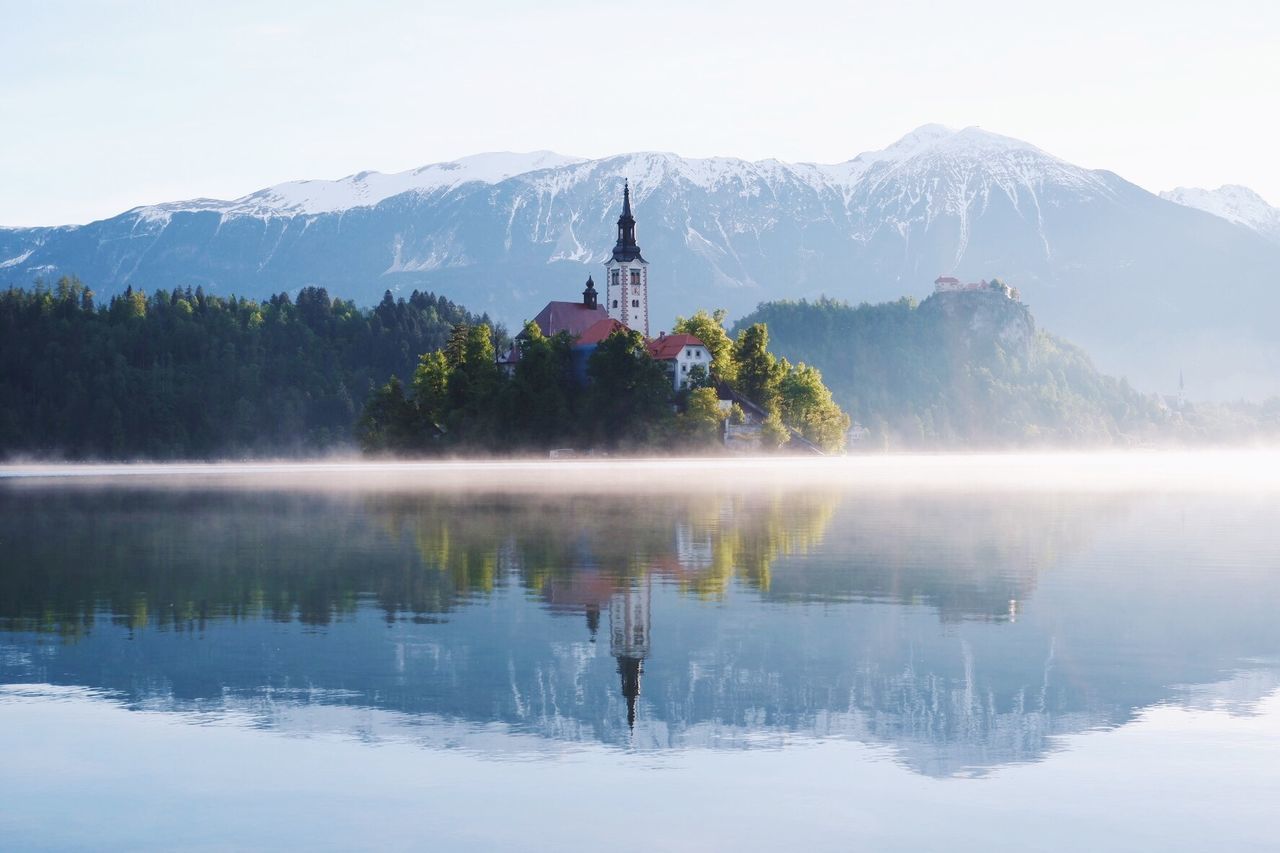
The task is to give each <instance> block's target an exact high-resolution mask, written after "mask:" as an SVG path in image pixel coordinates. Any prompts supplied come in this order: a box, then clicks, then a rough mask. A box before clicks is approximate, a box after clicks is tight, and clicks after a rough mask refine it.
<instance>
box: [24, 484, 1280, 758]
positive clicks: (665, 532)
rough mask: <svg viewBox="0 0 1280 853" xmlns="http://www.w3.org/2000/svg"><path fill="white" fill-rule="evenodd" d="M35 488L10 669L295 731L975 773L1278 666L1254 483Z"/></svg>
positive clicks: (1268, 532)
mask: <svg viewBox="0 0 1280 853" xmlns="http://www.w3.org/2000/svg"><path fill="white" fill-rule="evenodd" d="M22 497H23V499H22V500H21V501H19V500H16V499H15V494H14V493H12V492H10V493H0V542H3V543H4V546H5V547H4V554H5V558H4V561H3V563H0V619H3V620H4V621H3V623H0V627H2V628H3V629H4V631H5V633H0V681H48V682H52V683H55V684H76V685H85V686H89V687H94V688H100V689H106V690H111V691H117V692H118V693H119V694H120V695H121V696H122V697H124V700H125V701H126V702H129V703H133V704H143V705H146V706H148V707H161V708H190V707H196V708H201V709H208V710H213V711H217V710H218V709H220V708H235V709H240V710H243V709H245V708H251V709H258V710H257V713H260V714H261V716H262V719H263V722H264V724H266V725H271V726H282V727H285V728H288V727H290V726H293V725H303V724H302V723H299V722H296V721H299V720H304V719H305V720H310V721H315V720H333V721H341V720H348V721H349V720H352V719H356V718H359V714H354V713H352V714H348V713H346V712H343V711H342V709H343V708H350V709H351V710H352V712H354V711H355V710H356V709H371V710H374V711H379V712H388V713H392V714H394V715H400V718H401V719H403V720H405V721H406V724H412V721H414V720H416V721H418V722H417V725H419V726H429V727H436V728H440V730H441V731H449V732H452V733H453V734H451V735H450V736H449V737H448V738H445V740H446V741H448V742H453V741H454V740H458V739H459V738H460V739H461V740H466V738H465V737H464V736H463V735H461V734H458V733H459V732H461V731H463V730H467V727H468V726H478V727H480V728H478V729H476V730H477V731H490V730H491V724H494V723H497V724H502V725H505V727H506V729H507V730H508V731H511V732H526V733H529V734H533V735H537V736H540V737H544V738H551V739H553V740H557V741H575V740H587V741H600V742H604V743H619V744H634V745H637V746H641V747H645V746H648V747H654V748H666V747H690V746H712V747H727V746H732V747H739V746H751V745H756V744H761V743H782V742H785V741H786V740H787V739H789V738H791V737H794V736H796V735H815V736H820V737H849V738H855V739H858V740H863V741H867V742H874V743H886V744H890V745H892V747H893V748H894V749H895V751H896V752H897V753H898V754H899V755H900V756H901V758H902V760H903V761H904V762H905V763H907V764H908V765H909V766H911V767H913V768H915V769H917V770H919V771H921V772H926V773H931V774H951V773H956V772H961V771H963V770H965V769H966V768H976V769H981V768H985V767H990V766H994V765H999V764H1003V763H1007V762H1010V761H1021V760H1034V759H1036V758H1038V757H1040V756H1042V755H1043V754H1044V753H1045V752H1046V751H1047V750H1049V749H1050V748H1051V744H1052V737H1053V736H1054V735H1058V734H1063V733H1069V732H1075V731H1080V730H1082V729H1084V728H1088V727H1094V726H1103V725H1114V724H1119V723H1123V722H1124V721H1126V720H1128V719H1129V718H1131V717H1132V716H1133V714H1134V713H1135V712H1136V711H1138V710H1140V709H1142V708H1144V707H1148V706H1150V705H1152V704H1155V703H1160V702H1167V701H1183V700H1188V698H1189V697H1190V698H1191V699H1194V701H1196V702H1201V701H1203V696H1202V695H1201V694H1202V693H1203V692H1204V690H1205V689H1208V688H1205V687H1203V685H1208V684H1213V683H1217V682H1221V681H1224V680H1225V679H1228V678H1231V677H1232V676H1233V675H1234V674H1235V673H1237V672H1238V671H1240V670H1244V669H1248V668H1250V667H1252V668H1253V670H1254V671H1256V672H1258V673H1261V674H1260V675H1259V676H1257V678H1256V679H1255V682H1256V683H1257V684H1268V683H1274V681H1272V680H1269V679H1271V678H1272V677H1273V675H1272V670H1274V669H1275V665H1274V664H1275V662H1274V660H1272V661H1270V662H1264V663H1261V664H1259V663H1256V661H1257V660H1258V659H1259V658H1265V657H1266V656H1267V655H1274V654H1275V650H1276V649H1280V627H1277V626H1276V624H1275V622H1274V620H1273V618H1272V616H1271V614H1270V613H1269V607H1268V606H1267V602H1273V601H1275V600H1277V595H1276V593H1277V592H1280V589H1277V588H1278V587H1280V577H1276V576H1275V575H1274V573H1270V572H1268V571H1267V568H1268V567H1266V566H1264V565H1260V564H1259V559H1260V558H1259V555H1265V554H1270V553H1275V552H1276V551H1277V550H1280V549H1276V548H1275V544H1276V543H1275V542H1274V541H1273V540H1274V537H1275V536H1276V535H1277V534H1276V533H1274V532H1273V531H1276V530H1280V528H1277V526H1276V525H1275V524H1274V521H1275V518H1274V513H1275V511H1274V510H1272V509H1271V508H1270V507H1267V506H1240V505H1239V504H1240V501H1236V500H1234V499H1227V498H1219V499H1213V500H1211V499H1203V500H1200V501H1196V500H1195V499H1192V498H1179V499H1177V500H1176V501H1171V499H1166V501H1169V502H1166V503H1161V502H1157V501H1155V500H1154V499H1136V498H1128V499H1114V500H1113V501H1111V502H1107V501H1106V500H1102V501H1101V502H1100V499H1099V498H1097V497H1096V496H1094V497H1090V498H1080V499H1069V498H1063V497H1056V498H1052V497H1035V498H1029V497H1028V496H1026V495H1008V496H1003V497H1001V496H998V495H985V496H979V497H974V496H963V495H954V496H947V495H940V494H938V493H933V494H932V495H931V496H928V497H910V496H896V497H895V496H889V495H877V494H873V493H868V492H866V491H859V492H850V493H849V494H848V495H845V496H843V497H841V496H839V495H820V496H814V495H805V494H798V495H797V494H791V495H776V494H771V493H756V494H733V495H729V494H726V495H709V494H707V493H705V492H702V493H699V494H698V495H695V496H687V497H679V496H676V495H669V496H663V497H659V498H655V496H653V495H650V494H646V495H634V496H623V495H608V496H605V495H593V496H591V497H589V498H587V497H581V496H578V497H574V496H563V497H556V498H545V497H544V498H541V499H539V498H536V497H532V496H526V497H519V496H512V495H496V496H495V495H477V496H471V497H469V498H467V499H461V498H449V497H446V496H432V497H413V496H404V495H401V496H375V497H370V496H365V497H363V498H359V499H354V498H353V499H347V498H342V497H325V498H322V497H317V496H313V495H312V496H309V495H305V494H283V495H282V494H275V495H271V496H270V497H262V496H254V495H234V494H230V493H219V494H202V495H194V494H193V495H188V496H185V497H179V496H177V495H175V493H173V492H166V493H163V494H161V495H157V494H155V493H149V492H145V491H133V490H127V491H126V490H114V491H106V492H93V493H90V492H79V493H76V494H75V495H74V496H73V495H72V494H71V493H65V492H64V493H56V492H54V493H47V494H45V493H36V492H34V491H28V492H26V493H24V494H23V496H22ZM1224 529H1225V530H1226V531H1227V533H1226V534H1224V533H1223V531H1224ZM1210 542H1211V543H1215V547H1214V548H1213V549H1212V550H1210V549H1209V548H1208V547H1207V545H1206V543H1210ZM1221 543H1226V544H1225V545H1223V544H1221ZM1011 601H1014V602H1017V604H1016V607H1015V608H1013V609H1011V607H1010V602H1011ZM95 614H105V615H107V616H109V617H110V619H109V620H100V621H98V622H94V621H93V617H94V616H95ZM1014 616H1016V618H1011V617H1014ZM566 617H567V618H566ZM294 620H296V621H294ZM56 631H61V632H62V633H63V634H64V635H70V636H64V637H59V636H57V633H56ZM1250 661H1254V663H1249V662H1250ZM1241 683H1245V684H1247V683H1248V682H1247V681H1242V680H1239V679H1237V681H1236V682H1233V684H1237V685H1238V684H1241ZM1197 685H1200V687H1197ZM1233 690H1236V692H1239V691H1240V690H1243V691H1244V693H1246V694H1247V693H1249V690H1248V689H1245V688H1233ZM1235 698H1236V699H1237V700H1238V699H1241V698H1243V699H1244V700H1245V701H1247V700H1248V698H1250V697H1249V696H1244V695H1243V694H1242V696H1236V697H1235ZM323 709H331V710H332V713H330V712H329V711H325V710H323ZM630 718H633V719H634V731H633V730H632V729H631V727H630V725H629V723H630V722H631V719H630ZM311 724H312V723H307V724H306V725H311ZM332 725H338V726H347V725H351V723H349V722H346V723H344V722H333V723H332ZM455 735H456V737H455ZM428 740H430V738H428ZM459 742H461V741H459Z"/></svg>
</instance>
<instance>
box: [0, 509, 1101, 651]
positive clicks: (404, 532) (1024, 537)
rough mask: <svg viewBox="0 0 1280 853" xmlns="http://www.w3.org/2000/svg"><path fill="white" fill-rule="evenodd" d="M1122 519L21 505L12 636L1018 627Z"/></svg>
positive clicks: (1, 571) (11, 571)
mask: <svg viewBox="0 0 1280 853" xmlns="http://www.w3.org/2000/svg"><path fill="white" fill-rule="evenodd" d="M837 508H839V517H838V522H837V521H836V518H837V515H836V513H837ZM1114 509H1115V507H1114V504H1113V503H1111V502H1107V501H1102V500H1091V501H1089V502H1086V504H1085V505H1084V508H1083V509H1082V505H1081V504H1080V503H1079V502H1077V503H1074V504H1072V505H1071V506H1069V507H1065V506H1064V505H1063V504H1062V501H1061V500H1060V499H1055V498H1053V497H1048V496H1044V497H1037V498H1028V497H1026V496H1023V497H1017V498H1010V497H1009V496H1004V497H994V496H987V497H974V496H959V495H956V496H942V495H938V494H934V495H932V496H928V497H922V496H917V497H900V498H895V497H892V496H884V495H879V496H876V497H872V496H868V495H858V494H854V495H851V496H845V497H842V496H841V495H840V494H838V493H829V492H828V493H824V492H815V491H795V492H786V491H773V490H760V491H741V490H739V491H733V492H724V493H715V492H712V491H707V490H695V491H690V492H678V491H677V492H672V493H665V494H652V493H640V492H629V491H625V490H622V489H620V490H619V491H618V492H601V493H596V494H590V495H586V494H562V493H557V492H555V491H554V490H550V491H549V492H548V494H544V495H534V494H516V493H502V494H485V493H450V492H430V493H411V494H404V493H400V494H378V495H372V496H370V495H365V496H363V497H360V498H355V497H344V496H342V495H341V494H340V493H339V494H336V495H335V494H331V495H319V494H306V493H292V492H280V493H273V494H262V493H254V492H248V491H246V492H226V491H216V492H179V491H147V490H133V489H120V488H116V489H104V490H81V489H68V490H62V491H59V490H49V491H35V490H24V491H22V492H21V493H19V492H17V491H9V492H7V493H3V494H0V543H3V547H4V552H5V560H4V563H3V565H2V566H0V626H2V627H7V628H11V629H12V628H22V629H34V630H41V631H50V632H59V633H63V634H67V635H70V636H75V635H78V634H80V633H82V632H83V631H84V630H86V629H87V628H88V627H89V626H91V625H92V624H93V621H94V619H95V618H96V617H97V616H98V615H99V614H101V613H102V612H106V613H108V614H110V616H111V618H112V619H113V621H116V622H118V623H120V624H123V625H126V626H128V627H131V628H139V627H142V626H144V625H147V624H151V625H156V626H160V627H167V628H175V629H186V628H197V629H198V628H200V627H203V625H204V623H205V622H206V621H207V620H209V619H213V618H232V619H246V618H263V619H272V620H284V621H287V620H293V619H296V620H299V621H301V622H303V623H306V624H312V625H323V624H326V623H328V622H330V621H332V620H334V619H338V618H345V617H347V616H349V615H350V614H352V613H354V612H355V611H356V610H357V609H358V607H359V606H360V604H361V602H362V601H368V602H372V603H375V604H376V605H377V607H378V608H380V609H381V610H382V611H384V613H385V615H386V618H387V619H388V620H395V619H399V618H402V617H407V618H412V619H419V620H422V619H427V620H430V619H433V618H436V617H437V616H438V615H439V614H443V613H447V612H448V611H450V610H451V609H453V608H454V607H456V606H457V605H458V603H459V601H461V600H465V599H466V598H468V597H472V596H484V595H488V594H490V593H492V592H493V591H494V590H495V589H497V588H498V587H499V586H501V585H503V584H507V583H515V584H518V585H519V586H520V587H522V588H523V589H525V590H527V591H528V592H529V593H530V594H532V595H536V596H538V597H539V598H540V599H541V600H542V601H543V602H544V603H545V604H547V605H548V606H550V607H551V608H552V609H557V610H564V609H567V610H572V611H576V612H585V613H587V614H588V617H589V618H590V614H591V613H592V612H594V613H596V614H599V613H600V612H601V611H602V609H607V607H606V605H607V602H608V600H609V597H610V595H612V594H613V593H614V592H616V591H618V590H620V589H623V588H625V587H627V586H628V585H631V584H634V583H636V582H637V581H638V580H639V579H641V578H643V577H646V576H649V577H652V578H654V579H660V580H662V581H663V582H665V583H667V584H670V585H672V586H675V587H676V588H678V589H680V590H681V591H683V592H685V593H687V594H689V595H693V596H698V597H713V598H714V597H719V596H722V595H723V594H724V593H725V592H726V591H727V590H728V589H729V588H730V586H731V585H733V584H735V583H736V584H741V585H742V586H743V587H746V588H749V589H754V590H757V591H758V592H759V593H760V594H762V595H764V596H767V597H768V598H771V599H774V600H782V601H791V600H833V601H834V600H850V599H853V600H857V599H884V600H892V601H897V602H907V603H910V602H920V603H925V604H929V605H931V606H933V607H936V608H937V609H938V611H939V612H940V613H941V614H942V616H943V618H944V619H957V618H973V617H977V618H990V619H1004V618H1009V617H1010V616H1011V615H1012V614H1013V613H1014V612H1015V609H1016V606H1017V605H1016V602H1018V601H1021V600H1023V599H1025V598H1026V597H1027V596H1028V595H1029V594H1030V592H1031V591H1032V590H1033V589H1034V586H1035V582H1036V576H1037V574H1038V572H1039V571H1040V570H1041V569H1042V568H1043V567H1045V566H1047V565H1051V564H1052V563H1053V562H1054V561H1055V560H1056V559H1057V558H1058V555H1059V554H1060V553H1061V552H1064V551H1070V550H1073V549H1074V548H1075V547H1077V546H1078V544H1079V542H1080V541H1082V540H1083V539H1084V538H1085V537H1086V536H1087V535H1088V534H1089V531H1090V530H1091V529H1092V528H1093V527H1094V526H1095V525H1096V524H1097V523H1098V521H1099V520H1100V516H1103V515H1106V514H1110V513H1113V512H1114ZM833 529H834V533H831V531H832V530H833ZM824 537H825V539H826V541H825V544H824ZM833 537H834V538H833ZM819 545H822V546H823V547H819ZM799 555H805V559H804V560H791V559H788V558H789V557H792V556H799ZM597 618H598V616H597Z"/></svg>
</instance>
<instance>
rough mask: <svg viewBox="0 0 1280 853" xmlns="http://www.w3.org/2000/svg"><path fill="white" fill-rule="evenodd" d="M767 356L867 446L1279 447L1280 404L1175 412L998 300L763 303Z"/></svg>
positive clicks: (754, 319) (956, 296) (942, 297)
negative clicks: (825, 393)
mask: <svg viewBox="0 0 1280 853" xmlns="http://www.w3.org/2000/svg"><path fill="white" fill-rule="evenodd" d="M754 323H767V324H768V326H769V329H770V331H771V332H772V334H773V340H774V344H775V346H776V348H777V350H778V351H779V352H780V353H781V354H783V355H785V356H787V357H789V358H792V359H803V360H804V361H806V362H808V363H810V364H813V365H815V366H817V367H818V368H820V369H821V370H822V373H823V376H824V378H825V380H826V382H827V384H828V385H829V386H830V388H831V391H832V393H833V395H834V396H835V400H836V402H837V403H839V404H840V405H841V406H843V407H844V408H845V409H847V410H848V411H850V412H851V413H852V414H853V416H854V417H855V418H857V419H858V420H859V422H860V423H861V425H862V426H864V427H865V428H866V429H867V430H868V431H869V432H868V434H867V436H866V440H865V444H866V445H869V446H871V447H874V448H877V449H879V448H921V447H978V446H987V447H1012V446H1034V445H1063V446H1081V445H1119V446H1132V445H1142V444H1146V443H1151V442H1160V443H1165V444H1168V443H1171V442H1173V443H1179V442H1185V443H1203V442H1222V441H1247V440H1262V439H1266V438H1274V437H1275V436H1277V435H1280V400H1271V401H1267V402H1264V403H1260V404H1245V403H1240V404H1234V405H1225V404H1216V405H1213V404H1204V403H1188V404H1186V405H1185V406H1183V407H1182V408H1181V409H1180V410H1179V409H1178V408H1177V405H1176V403H1175V404H1174V406H1173V407H1170V406H1169V405H1166V404H1165V403H1164V402H1162V401H1161V400H1160V399H1159V398H1158V397H1157V396H1156V395H1154V394H1144V393H1141V392H1139V391H1137V390H1135V389H1134V388H1132V387H1130V385H1129V384H1128V383H1127V382H1126V381H1125V380H1123V379H1116V378H1113V377H1110V376H1106V375H1104V374H1102V373H1099V372H1098V370H1097V369H1096V368H1095V367H1094V365H1093V363H1092V362H1091V361H1090V359H1089V357H1088V355H1087V354H1086V353H1085V352H1084V351H1083V350H1081V349H1080V348H1078V347H1076V346H1074V345H1072V344H1070V343H1067V342H1066V341H1063V340H1061V339H1059V338H1057V337H1054V336H1053V335H1051V334H1049V333H1047V332H1045V331H1044V330H1041V329H1037V328H1036V326H1035V322H1034V320H1033V319H1032V316H1031V313H1030V311H1029V310H1028V309H1027V308H1026V306H1024V305H1022V304H1021V303H1020V302H1018V301H1017V300H1016V299H1010V298H1007V296H1006V295H1004V294H1002V293H1000V292H989V293H986V292H977V293H950V294H935V295H934V296H931V297H929V298H928V299H926V300H924V301H923V302H921V303H918V304H917V303H916V302H915V300H912V299H901V300H899V301H897V302H888V303H882V304H878V305H869V304H865V303H864V304H862V305H857V306H853V305H850V304H848V303H846V302H840V301H835V300H829V299H823V300H818V301H816V302H807V301H804V300H801V301H784V302H770V303H764V304H762V305H760V306H759V307H758V308H757V309H756V311H755V312H753V313H752V314H750V315H748V316H747V317H745V318H743V319H742V320H741V321H740V322H739V327H740V328H741V327H743V326H745V325H749V324H754Z"/></svg>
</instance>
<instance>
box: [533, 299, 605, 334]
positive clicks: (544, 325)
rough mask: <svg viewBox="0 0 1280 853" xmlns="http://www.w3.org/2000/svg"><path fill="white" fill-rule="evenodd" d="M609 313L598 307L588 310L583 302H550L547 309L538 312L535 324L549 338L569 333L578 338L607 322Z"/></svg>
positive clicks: (534, 319) (534, 320)
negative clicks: (604, 321)
mask: <svg viewBox="0 0 1280 853" xmlns="http://www.w3.org/2000/svg"><path fill="white" fill-rule="evenodd" d="M608 318H609V312H608V311H606V310H605V309H604V308H602V307H600V306H599V305H597V306H596V307H594V308H588V307H587V306H585V305H583V304H582V303H581V302H548V303H547V307H546V308H543V309H542V310H541V311H539V312H538V316H537V317H534V318H533V322H535V323H537V324H538V328H540V329H542V334H544V335H546V336H547V337H551V336H552V335H558V334H560V333H561V332H568V333H569V334H570V335H572V336H573V337H575V338H576V337H578V336H579V335H581V334H582V333H583V332H585V331H586V330H587V329H589V328H591V327H592V326H593V325H595V324H596V323H598V322H600V321H601V320H607V319H608Z"/></svg>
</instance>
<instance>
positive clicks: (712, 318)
mask: <svg viewBox="0 0 1280 853" xmlns="http://www.w3.org/2000/svg"><path fill="white" fill-rule="evenodd" d="M727 316H728V312H726V311H725V310H724V309H723V308H717V309H716V310H715V312H714V313H711V314H708V313H707V312H706V310H705V309H699V310H698V311H697V312H696V313H694V315H693V316H692V317H688V318H685V317H677V318H676V324H675V326H674V327H673V330H674V331H675V332H676V334H686V335H693V336H694V337H695V338H697V339H698V340H700V341H702V343H703V344H705V345H706V347H707V351H708V352H710V353H711V373H712V374H713V376H714V378H715V379H719V380H721V381H724V382H733V381H735V380H736V379H737V369H736V367H735V365H734V360H733V340H732V339H731V338H730V337H729V333H728V332H726V331H725V328H724V321H725V318H726V317H727Z"/></svg>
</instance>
